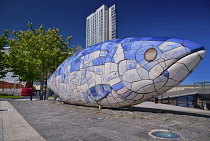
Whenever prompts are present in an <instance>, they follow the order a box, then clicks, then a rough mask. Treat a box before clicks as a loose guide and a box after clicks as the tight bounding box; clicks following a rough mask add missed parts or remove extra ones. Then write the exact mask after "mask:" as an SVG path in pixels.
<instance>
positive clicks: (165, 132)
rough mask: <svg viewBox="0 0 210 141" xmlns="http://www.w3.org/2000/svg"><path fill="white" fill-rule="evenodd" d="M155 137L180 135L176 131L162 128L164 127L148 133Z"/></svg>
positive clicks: (175, 137)
mask: <svg viewBox="0 0 210 141" xmlns="http://www.w3.org/2000/svg"><path fill="white" fill-rule="evenodd" d="M148 134H149V135H150V136H152V137H153V138H159V139H178V138H180V136H179V135H178V134H176V133H172V132H170V131H168V130H162V129H159V130H158V129H156V130H152V131H150V132H149V133H148Z"/></svg>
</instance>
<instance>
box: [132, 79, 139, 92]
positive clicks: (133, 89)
mask: <svg viewBox="0 0 210 141" xmlns="http://www.w3.org/2000/svg"><path fill="white" fill-rule="evenodd" d="M139 84H141V81H137V82H133V83H132V87H131V90H132V91H134V92H137V91H138V90H139V89H141V85H139Z"/></svg>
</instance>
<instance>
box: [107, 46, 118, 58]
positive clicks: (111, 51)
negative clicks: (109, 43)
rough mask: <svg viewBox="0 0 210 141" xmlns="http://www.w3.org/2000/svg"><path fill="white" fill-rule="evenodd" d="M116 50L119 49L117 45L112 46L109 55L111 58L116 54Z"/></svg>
mask: <svg viewBox="0 0 210 141" xmlns="http://www.w3.org/2000/svg"><path fill="white" fill-rule="evenodd" d="M116 51H117V47H114V48H112V49H111V50H110V51H109V53H108V56H109V57H110V58H112V57H113V56H114V55H115V52H116Z"/></svg>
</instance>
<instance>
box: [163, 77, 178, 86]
mask: <svg viewBox="0 0 210 141" xmlns="http://www.w3.org/2000/svg"><path fill="white" fill-rule="evenodd" d="M175 82H176V81H174V80H173V79H168V81H167V83H166V85H165V86H172V87H174V83H175Z"/></svg>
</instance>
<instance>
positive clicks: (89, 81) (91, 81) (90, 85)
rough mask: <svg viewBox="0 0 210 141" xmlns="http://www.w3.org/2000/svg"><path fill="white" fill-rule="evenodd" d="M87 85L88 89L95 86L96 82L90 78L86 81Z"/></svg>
mask: <svg viewBox="0 0 210 141" xmlns="http://www.w3.org/2000/svg"><path fill="white" fill-rule="evenodd" d="M87 84H88V86H89V88H91V87H93V86H95V85H96V81H95V79H94V76H92V77H91V78H90V79H89V80H88V81H87Z"/></svg>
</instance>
